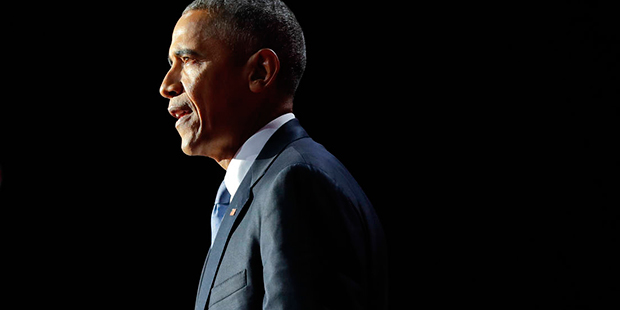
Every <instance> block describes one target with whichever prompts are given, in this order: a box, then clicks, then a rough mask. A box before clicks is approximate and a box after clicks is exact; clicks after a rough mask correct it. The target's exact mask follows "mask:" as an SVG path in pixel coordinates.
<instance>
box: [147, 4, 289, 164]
mask: <svg viewBox="0 0 620 310" xmlns="http://www.w3.org/2000/svg"><path fill="white" fill-rule="evenodd" d="M211 18H212V16H211V15H210V14H209V12H208V11H206V10H194V11H189V12H187V13H185V14H183V15H182V16H181V18H180V19H179V20H178V22H177V24H176V26H175V28H174V31H173V33H172V43H171V44H170V49H169V51H168V57H169V60H170V65H171V67H170V70H169V71H168V73H167V74H166V76H165V78H164V80H163V82H162V84H161V87H160V89H159V91H160V93H161V95H162V96H163V97H165V98H168V99H170V103H169V105H168V111H169V112H170V114H171V115H172V116H174V117H175V118H177V119H178V120H177V122H176V125H175V127H176V129H177V131H178V132H179V134H180V135H181V139H182V145H181V148H182V150H183V152H185V153H186V154H188V155H202V156H208V157H211V158H213V159H215V160H216V161H218V162H219V163H220V164H222V162H223V161H224V160H229V159H231V158H232V157H233V155H234V154H235V152H236V151H237V150H238V148H239V147H240V146H241V144H242V143H243V142H244V141H245V140H246V139H247V138H249V137H250V135H251V134H253V133H254V132H256V130H258V129H259V128H260V127H262V126H263V125H264V124H266V122H267V121H269V120H272V119H273V118H274V117H275V116H278V115H281V114H282V113H284V112H290V111H291V109H292V101H291V102H289V104H288V105H287V104H285V105H282V104H280V100H278V95H277V94H278V90H277V87H276V86H275V85H276V84H277V83H276V82H275V81H276V77H277V75H278V72H279V69H280V61H279V59H278V56H277V55H276V54H275V52H274V51H273V50H271V49H268V48H263V49H260V50H258V51H256V52H255V53H254V54H252V55H251V56H249V57H247V58H244V57H241V56H239V55H237V54H234V52H233V51H232V49H231V48H230V47H229V46H228V45H227V44H226V42H224V41H223V40H220V39H218V38H217V36H215V35H212V33H213V32H212V31H208V30H209V28H208V27H210V23H209V21H210V19H211Z"/></svg>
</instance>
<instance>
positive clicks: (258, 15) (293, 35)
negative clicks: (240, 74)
mask: <svg viewBox="0 0 620 310" xmlns="http://www.w3.org/2000/svg"><path fill="white" fill-rule="evenodd" d="M193 10H207V11H209V13H210V14H212V16H213V19H212V20H211V25H210V26H211V28H212V29H210V30H211V31H215V35H217V36H219V37H218V38H219V39H222V40H224V41H225V42H226V43H227V44H228V45H229V46H230V47H231V48H232V49H233V51H235V52H241V55H240V56H243V57H244V58H245V59H247V57H249V56H251V55H252V54H254V53H256V52H257V51H258V50H260V49H262V48H270V49H272V50H273V51H274V52H276V54H277V55H278V58H279V59H280V73H279V77H278V80H279V81H278V84H279V85H280V87H281V89H282V91H285V92H287V95H291V96H292V95H294V94H295V91H296V90H297V86H299V81H300V80H301V77H302V75H303V73H304V70H305V69H306V43H305V39H304V34H303V31H302V30H301V26H300V25H299V22H298V21H297V18H296V17H295V15H294V14H293V12H292V11H291V10H290V9H289V8H288V7H287V6H286V4H284V3H283V2H282V1H280V0H195V1H194V2H192V3H191V4H190V5H188V6H187V7H186V8H185V11H183V14H185V13H187V12H189V11H193Z"/></svg>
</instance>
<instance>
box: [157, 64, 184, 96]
mask: <svg viewBox="0 0 620 310" xmlns="http://www.w3.org/2000/svg"><path fill="white" fill-rule="evenodd" d="M183 91H184V90H183V84H182V83H181V75H180V72H177V70H174V68H170V71H168V73H167V74H166V77H164V81H163V82H162V83H161V86H160V87H159V93H160V94H161V95H162V96H163V97H164V98H167V99H172V98H174V97H176V96H178V95H180V94H182V93H183Z"/></svg>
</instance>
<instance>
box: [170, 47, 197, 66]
mask: <svg viewBox="0 0 620 310" xmlns="http://www.w3.org/2000/svg"><path fill="white" fill-rule="evenodd" d="M174 56H176V57H179V58H180V57H183V56H194V57H201V56H202V55H201V54H200V53H198V52H197V51H195V50H192V49H189V48H184V49H180V50H178V51H175V52H174ZM168 63H169V64H170V65H171V66H172V59H170V56H168Z"/></svg>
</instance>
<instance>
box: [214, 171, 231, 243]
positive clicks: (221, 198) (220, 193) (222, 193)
mask: <svg viewBox="0 0 620 310" xmlns="http://www.w3.org/2000/svg"><path fill="white" fill-rule="evenodd" d="M229 203H230V193H229V192H228V190H227V189H226V184H224V181H222V184H220V188H219V189H218V190H217V196H215V206H213V213H211V245H213V242H214V241H215V236H216V235H217V231H218V229H220V224H221V223H222V219H223V218H224V214H225V213H226V209H228V204H229Z"/></svg>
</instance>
